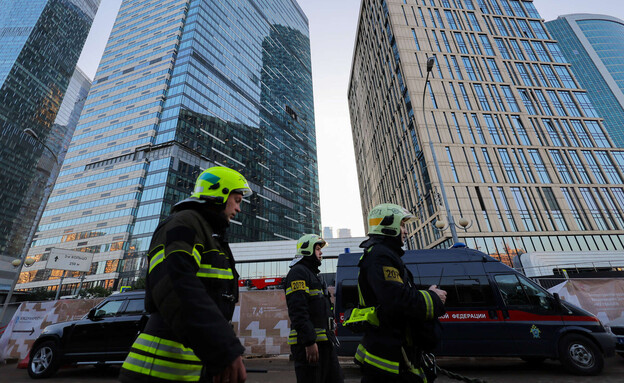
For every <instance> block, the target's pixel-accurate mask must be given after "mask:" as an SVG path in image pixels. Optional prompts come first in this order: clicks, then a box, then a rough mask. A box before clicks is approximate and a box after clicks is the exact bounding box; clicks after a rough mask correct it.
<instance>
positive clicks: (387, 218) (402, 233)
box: [345, 204, 446, 383]
mask: <svg viewBox="0 0 624 383" xmlns="http://www.w3.org/2000/svg"><path fill="white" fill-rule="evenodd" d="M410 218H412V214H411V213H410V212H409V211H407V210H406V209H404V208H403V207H401V206H398V205H394V204H381V205H377V206H376V207H375V208H373V209H372V210H371V211H370V213H369V214H368V236H369V238H368V239H367V240H366V241H364V242H362V244H361V245H360V247H362V248H364V254H363V255H362V257H361V259H360V262H359V264H358V266H359V268H360V271H359V276H358V292H359V300H360V301H359V308H358V309H357V310H354V312H353V313H352V315H351V316H350V317H349V318H348V319H347V321H346V322H345V325H346V326H347V327H351V326H355V327H357V326H358V325H359V326H360V328H361V329H362V330H363V331H364V337H363V339H362V343H361V344H360V345H359V346H358V349H357V351H356V355H355V359H356V363H358V364H359V365H360V366H361V370H362V383H371V382H383V383H393V382H429V383H431V381H432V380H433V379H435V377H434V376H433V375H429V376H428V373H427V371H426V369H425V366H424V363H423V360H422V354H423V353H422V351H423V349H424V343H425V342H426V341H427V342H431V339H430V338H431V337H432V335H433V334H432V332H433V330H434V328H433V327H432V326H431V325H432V323H434V321H435V319H436V318H437V317H439V316H440V315H443V314H444V302H445V300H446V292H445V291H443V290H440V289H438V288H437V287H436V286H435V285H434V286H431V287H429V289H428V290H418V289H417V288H416V287H415V286H414V284H413V276H412V274H411V272H410V271H409V270H408V269H407V267H406V266H405V264H404V263H403V261H402V260H401V256H403V254H404V251H403V249H402V247H403V242H404V241H405V237H406V235H407V229H406V227H405V225H406V223H407V222H408V221H409V220H410ZM359 322H362V323H359Z"/></svg>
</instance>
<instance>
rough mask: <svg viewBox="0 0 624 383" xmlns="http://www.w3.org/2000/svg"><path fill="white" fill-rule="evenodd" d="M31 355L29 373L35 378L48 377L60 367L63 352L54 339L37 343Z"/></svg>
mask: <svg viewBox="0 0 624 383" xmlns="http://www.w3.org/2000/svg"><path fill="white" fill-rule="evenodd" d="M30 355H31V357H30V360H29V361H28V375H30V377H31V378H33V379H41V378H48V377H50V376H52V375H53V374H54V373H55V372H56V371H57V370H58V369H59V367H60V363H61V352H60V350H59V349H58V345H57V344H56V342H54V341H47V342H43V343H41V344H39V345H37V347H36V348H35V349H34V350H33V351H32V353H31V354H30Z"/></svg>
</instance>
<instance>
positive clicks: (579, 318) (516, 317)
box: [507, 310, 598, 322]
mask: <svg viewBox="0 0 624 383" xmlns="http://www.w3.org/2000/svg"><path fill="white" fill-rule="evenodd" d="M507 320H510V321H546V322H561V321H563V320H565V321H574V322H598V318H596V317H594V316H587V315H575V316H567V315H566V316H563V317H562V316H561V315H540V314H535V313H530V312H526V311H520V310H509V319H507Z"/></svg>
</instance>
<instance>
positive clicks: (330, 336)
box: [284, 234, 344, 383]
mask: <svg viewBox="0 0 624 383" xmlns="http://www.w3.org/2000/svg"><path fill="white" fill-rule="evenodd" d="M325 245H327V242H325V240H324V239H323V238H321V237H320V236H318V235H316V234H306V235H304V236H303V237H301V238H300V239H299V241H298V242H297V253H296V255H295V258H294V259H293V261H292V262H291V264H290V267H291V269H290V271H289V272H288V275H287V276H286V281H285V284H284V287H285V289H286V304H287V305H288V315H289V317H290V328H291V330H290V334H289V337H288V344H290V347H291V352H292V354H293V357H294V359H295V374H296V375H297V382H298V383H306V382H310V383H342V382H343V380H344V379H343V374H342V370H341V369H340V365H339V364H338V356H337V354H336V349H335V346H336V345H337V340H336V336H335V334H334V330H335V325H334V317H333V307H332V303H331V300H330V296H329V293H328V291H327V286H326V285H325V283H324V282H323V281H322V280H321V278H320V277H319V272H320V271H319V266H321V259H322V254H323V252H322V250H321V249H322V248H323V247H324V246H325Z"/></svg>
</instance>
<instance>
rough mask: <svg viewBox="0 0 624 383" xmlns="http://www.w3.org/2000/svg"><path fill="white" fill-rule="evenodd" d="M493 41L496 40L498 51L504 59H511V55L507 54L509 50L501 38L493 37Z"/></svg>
mask: <svg viewBox="0 0 624 383" xmlns="http://www.w3.org/2000/svg"><path fill="white" fill-rule="evenodd" d="M494 41H495V42H496V46H497V47H498V50H499V51H500V53H501V55H502V56H503V58H504V59H506V60H511V55H510V54H509V51H508V50H507V46H506V45H505V42H504V41H503V39H501V38H496V37H495V38H494Z"/></svg>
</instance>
